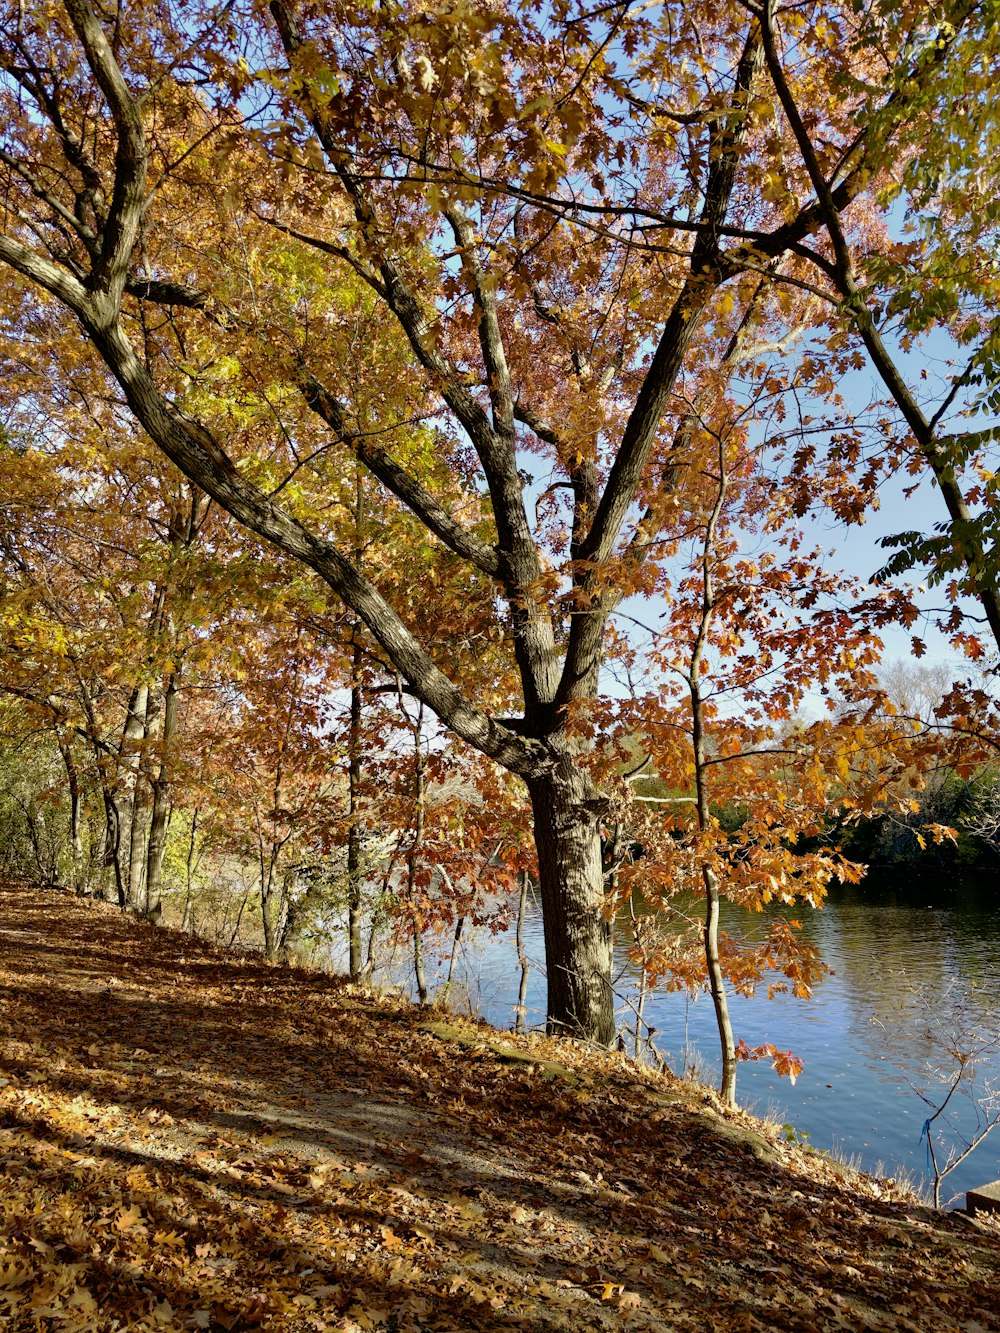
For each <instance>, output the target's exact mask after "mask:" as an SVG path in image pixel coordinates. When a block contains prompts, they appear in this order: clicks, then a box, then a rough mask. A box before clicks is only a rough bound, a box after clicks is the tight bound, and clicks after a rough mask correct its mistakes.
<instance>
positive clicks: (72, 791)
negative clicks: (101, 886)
mask: <svg viewBox="0 0 1000 1333" xmlns="http://www.w3.org/2000/svg"><path fill="white" fill-rule="evenodd" d="M58 743H59V753H60V754H61V755H62V761H63V765H64V767H65V769H66V782H67V786H68V788H69V843H70V854H71V856H72V870H71V872H70V874H71V877H72V878H71V884H70V887H71V888H72V890H73V892H74V893H76V894H82V893H83V891H84V882H83V836H82V834H81V831H80V775H79V773H78V772H77V768H76V764H75V762H74V760H73V752H72V750H71V749H70V746H69V743H68V742H64V741H63V740H62V738H59V742H58Z"/></svg>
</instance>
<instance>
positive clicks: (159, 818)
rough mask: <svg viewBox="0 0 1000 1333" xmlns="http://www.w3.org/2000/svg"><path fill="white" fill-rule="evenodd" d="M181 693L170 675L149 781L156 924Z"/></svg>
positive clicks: (150, 902)
mask: <svg viewBox="0 0 1000 1333" xmlns="http://www.w3.org/2000/svg"><path fill="white" fill-rule="evenodd" d="M179 697H180V692H179V690H178V688H177V673H176V672H171V673H170V678H169V679H168V681H167V688H166V690H165V692H164V698H163V731H162V735H161V744H162V747H163V749H162V753H161V755H160V762H159V764H158V765H157V769H156V776H155V777H154V778H153V779H152V783H151V785H152V789H153V805H152V809H151V810H150V816H149V844H148V848H147V852H146V916H147V918H148V919H149V920H150V921H159V920H160V917H161V916H162V915H163V903H162V896H163V854H164V852H165V851H166V848H167V825H168V823H169V818H170V748H171V745H172V743H173V740H174V736H175V735H176V733H177V707H178V701H179Z"/></svg>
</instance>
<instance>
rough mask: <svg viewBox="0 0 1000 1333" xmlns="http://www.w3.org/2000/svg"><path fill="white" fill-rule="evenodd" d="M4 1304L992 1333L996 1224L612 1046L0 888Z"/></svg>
mask: <svg viewBox="0 0 1000 1333" xmlns="http://www.w3.org/2000/svg"><path fill="white" fill-rule="evenodd" d="M0 1171H2V1173H3V1178H2V1180H0V1328H2V1329H4V1330H8V1329H9V1330H11V1333H20V1330H29V1329H32V1330H33V1329H44V1330H50V1329H51V1330H79V1331H81V1333H82V1331H83V1330H95V1331H96V1330H100V1331H103V1330H112V1329H122V1330H124V1329H128V1330H136V1329H159V1330H172V1329H199V1328H200V1329H209V1330H212V1329H215V1330H218V1329H225V1330H249V1329H268V1330H271V1329H273V1330H281V1331H284V1330H288V1331H289V1333H292V1331H293V1330H303V1331H305V1330H343V1333H351V1331H352V1330H358V1329H362V1330H369V1329H372V1330H374V1329H379V1330H382V1329H384V1330H389V1331H390V1333H418V1331H419V1330H432V1329H433V1330H449V1331H454V1333H467V1331H468V1333H472V1331H474V1330H493V1329H496V1330H503V1329H512V1330H548V1329H552V1330H556V1329H573V1330H589V1329H608V1330H619V1329H622V1330H624V1329H635V1330H674V1329H678V1330H680V1329H698V1330H705V1329H706V1328H713V1329H717V1330H722V1333H728V1331H729V1330H739V1331H742V1330H746V1331H747V1333H753V1331H755V1330H761V1331H762V1333H763V1331H764V1330H784V1329H789V1330H802V1333H819V1331H821V1330H840V1329H848V1330H859V1331H860V1330H890V1329H892V1330H895V1329H899V1330H920V1333H925V1331H927V1330H933V1331H934V1333H940V1331H942V1330H961V1331H962V1333H987V1331H989V1330H1000V1239H998V1238H997V1237H996V1236H995V1235H992V1234H989V1233H988V1232H984V1231H983V1230H982V1229H981V1228H979V1227H977V1226H976V1225H975V1224H973V1223H971V1222H970V1221H968V1220H967V1219H964V1218H958V1217H953V1216H952V1217H937V1216H935V1215H933V1214H932V1213H930V1212H929V1211H927V1210H925V1209H923V1208H920V1207H918V1206H915V1205H913V1204H905V1203H901V1202H895V1201H893V1198H892V1194H891V1191H890V1190H888V1189H887V1188H886V1186H885V1185H884V1184H879V1183H878V1182H869V1181H867V1180H864V1179H863V1178H855V1177H853V1176H850V1175H848V1174H847V1173H845V1172H844V1171H843V1169H842V1168H835V1167H834V1166H833V1165H832V1164H830V1163H828V1162H827V1161H826V1160H825V1159H823V1158H822V1157H820V1156H818V1155H816V1154H811V1155H810V1154H802V1153H801V1152H799V1151H798V1150H795V1149H791V1148H789V1147H787V1146H786V1145H782V1144H779V1143H777V1142H775V1141H773V1140H772V1139H770V1138H768V1136H767V1133H766V1131H762V1130H761V1128H760V1126H758V1125H757V1124H756V1122H751V1121H750V1120H749V1119H747V1118H745V1117H742V1116H736V1117H733V1118H730V1119H726V1118H723V1117H721V1116H720V1115H719V1114H718V1113H717V1112H716V1111H715V1110H714V1109H713V1108H712V1106H711V1104H710V1100H709V1099H699V1098H698V1097H697V1096H696V1095H693V1094H692V1093H691V1091H690V1090H689V1089H685V1088H683V1087H681V1086H680V1085H675V1084H672V1083H671V1082H669V1081H668V1080H663V1079H659V1078H655V1077H653V1076H652V1075H649V1076H639V1075H635V1074H634V1073H632V1072H630V1071H627V1070H625V1069H624V1068H623V1066H622V1064H621V1063H620V1062H619V1061H617V1060H616V1059H613V1058H611V1057H606V1056H596V1055H592V1054H587V1053H585V1052H577V1051H572V1050H569V1049H568V1048H567V1047H566V1046H564V1045H559V1044H556V1043H553V1042H548V1041H546V1040H544V1039H533V1040H531V1041H528V1040H523V1041H522V1040H515V1039H514V1038H513V1037H510V1036H509V1035H507V1034H497V1033H492V1032H490V1031H489V1030H488V1029H485V1028H479V1027H476V1026H475V1025H472V1024H457V1023H453V1022H451V1021H450V1020H449V1021H448V1022H447V1023H444V1022H441V1021H440V1020H437V1021H435V1020H434V1018H433V1017H432V1016H428V1015H426V1014H422V1013H420V1012H419V1011H417V1010H414V1009H411V1008H409V1007H405V1008H404V1007H399V1006H393V1005H389V1004H382V1003H376V1002H374V1001H370V1000H368V999H366V998H364V997H361V996H358V995H354V994H352V993H351V992H350V990H349V989H347V988H345V987H343V986H341V985H340V984H338V983H336V982H334V981H331V980H330V979H328V978H324V977H318V976H314V975H312V974H304V973H298V972H291V971H287V970H282V969H273V968H266V967H264V966H262V965H260V964H258V963H257V962H255V961H253V960H248V959H246V958H233V957H230V956H226V955H223V954H222V953H220V952H218V951H216V950H213V949H210V948H209V947H207V946H205V945H202V944H200V943H198V942H197V941H194V940H192V939H190V938H189V937H186V936H182V935H179V934H176V933H173V932H169V931H161V930H155V929H154V928H152V927H147V926H144V925H142V924H138V923H136V922H135V921H133V920H130V919H126V918H123V917H122V916H121V915H120V914H119V913H118V912H116V911H115V910H113V909H111V908H109V907H106V906H103V905H98V904H92V903H84V902H80V901H78V900H75V899H73V898H71V897H69V896H67V895H64V894H59V893H54V892H51V891H49V892H46V891H42V890H36V889H29V888H25V887H18V886H8V887H5V888H2V889H0Z"/></svg>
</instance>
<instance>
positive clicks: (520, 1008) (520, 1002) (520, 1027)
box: [514, 870, 528, 1032]
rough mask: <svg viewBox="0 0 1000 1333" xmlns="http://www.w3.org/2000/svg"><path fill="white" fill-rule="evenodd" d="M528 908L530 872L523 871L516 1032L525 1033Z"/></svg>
mask: <svg viewBox="0 0 1000 1333" xmlns="http://www.w3.org/2000/svg"><path fill="white" fill-rule="evenodd" d="M527 907H528V872H527V871H526V870H522V871H521V894H520V897H519V898H518V901H517V935H516V937H515V941H516V944H517V961H518V965H519V966H520V968H521V982H520V985H519V986H518V988H517V1010H516V1013H517V1021H516V1023H515V1026H514V1030H515V1032H525V1031H527V1027H528V959H527V955H526V954H525V952H524V914H525V912H526V911H527Z"/></svg>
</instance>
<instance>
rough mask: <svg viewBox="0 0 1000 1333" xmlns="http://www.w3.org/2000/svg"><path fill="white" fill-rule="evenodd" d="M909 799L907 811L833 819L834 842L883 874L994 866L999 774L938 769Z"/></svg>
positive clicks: (997, 864) (998, 858)
mask: <svg viewBox="0 0 1000 1333" xmlns="http://www.w3.org/2000/svg"><path fill="white" fill-rule="evenodd" d="M914 801H915V804H916V806H917V808H916V809H914V810H913V811H912V812H910V813H909V814H901V813H900V812H898V811H892V812H885V813H882V814H878V815H872V816H868V817H864V818H860V819H857V820H852V821H850V822H846V821H837V822H836V824H835V825H834V826H833V828H832V830H831V832H832V833H833V835H834V840H835V841H836V842H837V843H838V845H839V846H840V847H841V848H842V849H843V851H844V853H845V854H846V855H847V856H849V857H850V858H851V859H852V860H855V861H861V862H863V863H864V864H866V865H867V866H868V867H869V870H870V872H871V873H875V872H877V873H878V874H880V875H883V876H884V875H890V876H891V875H899V874H907V875H909V874H913V873H918V874H920V875H921V876H922V875H924V874H938V873H942V872H952V873H963V874H966V873H969V872H980V871H981V872H995V871H997V870H998V869H1000V772H998V771H996V770H993V769H986V770H981V771H979V772H977V773H975V774H973V775H971V776H969V777H962V776H961V775H960V774H958V773H956V772H955V771H954V770H951V769H945V770H942V771H940V772H939V773H937V774H936V775H934V776H933V777H932V778H931V780H930V781H929V782H928V784H927V786H926V787H925V788H924V790H923V791H922V792H920V793H918V794H917V795H915V797H914ZM945 830H951V832H950V833H948V832H946V831H945Z"/></svg>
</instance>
